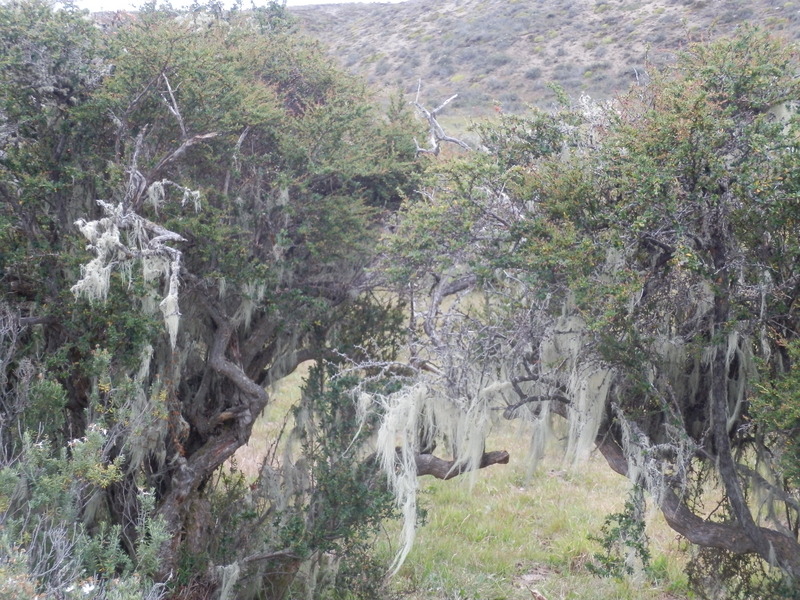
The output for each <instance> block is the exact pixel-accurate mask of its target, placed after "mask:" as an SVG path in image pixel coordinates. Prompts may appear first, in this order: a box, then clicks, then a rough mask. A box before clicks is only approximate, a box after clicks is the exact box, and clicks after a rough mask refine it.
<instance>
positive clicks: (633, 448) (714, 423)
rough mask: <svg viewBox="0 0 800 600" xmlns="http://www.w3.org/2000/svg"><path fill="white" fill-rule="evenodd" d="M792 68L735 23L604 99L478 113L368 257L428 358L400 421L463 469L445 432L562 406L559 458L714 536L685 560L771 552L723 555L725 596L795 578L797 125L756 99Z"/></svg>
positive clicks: (786, 79)
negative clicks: (591, 467)
mask: <svg viewBox="0 0 800 600" xmlns="http://www.w3.org/2000/svg"><path fill="white" fill-rule="evenodd" d="M797 68H798V63H797V60H796V53H795V50H794V49H793V48H791V47H788V46H785V45H783V44H782V43H780V42H779V41H776V40H774V39H771V38H769V37H767V36H766V35H764V34H763V33H761V32H759V31H757V30H753V29H744V30H742V31H740V32H739V35H738V36H737V37H736V38H732V39H727V40H723V41H720V42H717V43H713V44H709V45H705V46H703V45H698V46H693V47H691V49H689V50H688V51H687V52H685V53H683V54H682V55H681V56H680V58H679V59H678V61H677V63H676V65H675V66H674V67H672V68H669V69H667V70H664V71H663V72H661V73H653V74H652V81H651V82H650V83H649V84H648V85H647V86H646V87H636V88H634V89H632V90H631V92H630V93H628V94H627V95H625V96H623V97H621V98H619V99H618V100H617V101H615V102H613V103H610V104H607V105H598V104H595V103H593V102H592V101H591V100H590V99H588V98H581V100H580V102H578V103H577V106H575V107H574V108H570V107H566V106H565V107H562V108H561V109H560V110H558V111H556V112H555V113H552V114H551V113H545V112H542V111H533V114H532V115H531V116H528V117H516V116H507V117H502V118H501V119H500V121H499V122H498V123H495V124H487V125H483V126H481V127H480V128H479V132H480V133H481V135H482V148H481V150H480V151H479V152H475V153H472V154H467V155H464V156H463V157H462V158H459V159H458V160H454V161H451V162H449V163H447V164H443V165H442V166H441V167H440V168H439V169H438V170H437V172H436V174H435V175H434V176H433V177H432V178H431V180H430V182H429V184H428V186H427V188H426V191H425V192H424V193H423V194H422V195H421V197H419V199H417V200H416V201H415V202H412V203H409V205H408V206H407V207H406V209H405V210H404V212H403V217H402V219H401V224H400V226H399V227H398V231H397V235H396V236H394V237H393V238H392V240H391V241H390V259H389V261H388V263H387V264H388V265H390V267H389V269H388V270H389V273H390V275H392V276H393V277H394V278H395V280H396V281H399V282H402V287H401V288H400V289H402V290H403V291H404V293H405V294H407V297H409V298H410V301H411V305H412V306H414V307H415V311H414V318H415V319H416V321H415V322H414V323H412V325H413V326H414V327H415V331H416V333H417V339H416V342H415V348H416V349H417V350H416V351H417V355H418V361H419V362H422V361H424V362H425V363H426V364H428V365H430V366H431V368H429V369H427V370H425V371H420V373H419V378H418V381H417V389H419V388H420V387H422V386H424V389H425V391H426V393H427V398H426V400H425V403H424V404H423V405H422V408H419V407H420V405H419V404H417V405H414V404H412V406H417V410H416V411H415V410H413V409H410V410H409V409H408V407H406V409H405V410H406V411H407V413H411V414H413V415H414V418H416V419H422V418H423V417H422V416H421V415H424V414H431V413H432V412H435V413H436V418H434V419H431V420H429V427H430V428H431V430H432V435H434V436H435V435H436V434H437V433H442V432H445V434H446V436H447V437H448V438H450V439H451V440H453V439H456V438H458V437H459V436H460V439H462V440H467V443H466V444H465V445H463V446H462V445H461V444H453V451H454V452H456V453H457V455H458V456H459V457H460V459H459V460H461V461H464V462H467V463H469V462H471V461H472V462H474V461H475V460H476V457H477V456H479V451H480V446H479V445H477V444H478V443H477V442H475V441H474V440H469V435H470V434H468V433H466V432H465V430H464V428H466V430H470V431H472V432H473V434H475V433H476V432H477V433H478V434H480V433H481V430H482V429H485V428H486V427H487V420H488V419H489V417H490V415H491V414H492V410H493V409H497V408H499V409H502V410H503V411H504V414H505V415H506V416H507V417H510V418H514V417H525V418H528V419H532V420H533V421H534V422H535V423H536V425H537V433H536V435H535V441H536V442H537V446H538V447H539V448H541V444H543V443H544V440H545V439H546V434H547V432H548V431H549V430H550V428H551V419H552V418H553V416H554V415H560V416H561V417H564V418H566V420H567V422H568V430H569V436H568V439H569V441H568V447H567V452H568V454H569V455H570V456H572V457H573V458H575V459H580V458H582V457H584V456H586V455H587V454H588V452H589V451H590V449H591V447H592V446H594V447H596V448H597V449H598V450H599V451H600V452H601V453H602V454H603V455H604V456H605V458H606V459H607V461H608V463H609V465H610V466H611V467H612V468H613V469H614V470H615V471H618V472H619V473H621V474H624V475H626V476H627V477H628V478H630V480H631V481H632V482H633V484H634V487H633V491H632V494H633V498H632V502H631V503H629V506H630V507H632V508H631V510H635V509H636V507H640V506H641V503H642V502H643V501H644V495H643V494H644V491H647V492H648V493H649V494H650V498H651V499H652V502H653V503H654V504H655V505H656V506H658V507H659V508H660V509H661V512H662V513H663V514H664V516H665V518H666V520H667V522H668V523H669V525H670V526H671V527H672V528H673V529H675V530H676V531H677V532H679V533H680V534H681V535H683V536H684V537H686V538H687V539H688V540H689V541H690V542H692V543H693V544H696V545H697V546H698V547H702V548H705V549H709V550H707V551H716V552H718V555H717V558H716V559H714V560H712V561H710V562H706V563H704V564H705V565H706V566H707V567H709V565H711V564H716V565H717V566H719V565H722V564H725V563H726V561H727V562H728V564H730V560H738V558H737V557H742V556H744V557H747V556H751V557H752V556H755V557H757V558H758V559H759V560H760V561H763V562H760V564H761V565H764V564H767V565H769V566H770V567H772V570H771V571H769V573H768V574H767V575H766V577H765V578H762V579H758V580H756V579H753V580H748V581H744V579H745V578H746V574H745V570H744V569H739V570H738V571H735V572H734V574H733V576H732V577H731V579H729V583H728V586H729V592H730V593H734V587H735V586H736V585H739V584H741V585H740V588H742V589H744V588H746V587H747V586H748V585H749V586H751V587H752V586H761V588H760V592H758V593H761V594H768V593H774V594H776V595H777V594H778V593H779V592H777V591H775V590H776V589H777V587H779V586H780V585H781V583H780V582H778V583H776V580H775V578H776V577H777V579H781V577H783V578H785V581H784V583H787V582H788V585H789V587H788V588H784V591H785V590H786V589H791V585H792V584H791V582H792V581H795V582H796V579H797V577H798V576H800V544H798V529H799V527H798V523H799V522H800V521H799V518H800V511H799V508H800V503H799V502H798V500H800V495H799V494H800V492H799V491H798V487H797V479H796V477H795V475H796V464H797V463H796V460H797V458H798V455H797V452H796V444H794V442H793V441H792V440H793V439H794V438H793V435H796V426H797V419H796V415H797V408H796V406H795V405H796V394H795V393H794V391H793V385H792V382H793V381H794V375H793V374H794V372H795V370H796V369H795V367H794V363H793V359H792V354H793V352H792V348H793V347H794V346H795V342H794V340H795V339H796V337H797V309H796V306H795V304H796V302H795V300H796V298H797V295H798V291H799V290H800V288H798V281H800V279H798V277H799V274H798V267H797V264H798V263H797V257H798V256H799V255H800V254H799V252H800V247H798V245H797V240H796V239H795V238H796V236H795V235H794V233H793V232H794V231H795V230H796V228H797V222H798V217H800V213H798V205H797V202H796V194H797V189H798V188H797V186H798V180H797V172H798V169H797V166H798V165H797V161H798V154H797V152H796V147H797V135H798V118H797V116H796V114H795V113H794V112H792V111H789V112H788V114H785V113H786V112H787V111H785V110H780V111H776V109H781V108H782V107H784V106H786V105H787V104H788V105H790V104H791V103H792V102H795V101H797V99H798V91H800V90H799V89H798V83H797V79H796V75H797ZM776 112H780V113H783V116H781V117H778V116H776ZM429 292H430V293H429ZM454 294H455V295H454ZM417 324H418V325H417ZM407 397H408V394H407V395H406V398H407ZM403 401H404V400H401V399H398V400H397V404H396V406H400V405H401V404H402V403H403ZM432 405H433V406H435V408H432ZM770 406H772V407H777V406H780V407H785V409H784V410H783V411H782V412H780V413H777V414H775V413H770V412H769V409H767V408H765V407H770ZM448 411H451V413H452V412H454V413H455V414H456V416H453V415H452V414H449V413H448ZM770 414H772V415H773V416H772V417H770V416H768V415H770ZM470 419H472V420H473V422H471V423H470V422H469V421H468V420H470ZM411 420H413V419H407V420H406V421H405V422H404V423H405V425H406V426H407V425H408V423H409V422H410V421H411ZM400 429H402V426H401V427H400ZM793 432H794V433H793ZM454 436H455V437H454ZM414 443H418V442H415V441H414V440H412V439H409V444H412V445H413V444H414ZM476 448H478V450H476ZM713 482H719V487H718V492H719V494H720V495H721V501H720V503H719V505H718V506H717V508H715V509H713V510H709V508H708V507H705V506H704V504H703V503H704V501H705V500H707V498H705V497H704V495H703V492H704V490H705V489H706V488H707V487H708V486H709V485H713ZM634 516H635V515H634ZM720 556H721V557H722V558H723V559H724V560H719V558H720ZM756 570H758V569H756ZM737 578H739V579H738V583H736V582H737ZM770 586H772V587H770ZM776 586H777V587H776ZM769 590H772V591H769ZM740 593H745V594H747V593H752V590H751V591H750V592H748V591H746V590H745V592H740Z"/></svg>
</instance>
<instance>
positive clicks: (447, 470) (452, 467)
mask: <svg viewBox="0 0 800 600" xmlns="http://www.w3.org/2000/svg"><path fill="white" fill-rule="evenodd" d="M414 460H415V462H416V464H417V475H418V476H420V477H421V476H423V475H432V476H433V477H436V479H444V480H446V479H453V478H454V477H458V476H459V475H462V474H464V473H467V472H469V471H471V470H472V469H470V468H469V467H468V466H467V465H465V464H464V463H463V462H458V461H455V460H444V459H443V458H438V457H436V456H434V455H433V454H417V455H416V456H415V457H414ZM508 460H509V454H508V452H506V451H505V450H498V451H494V452H484V453H483V456H481V461H480V463H479V464H478V467H477V468H478V469H485V468H486V467H491V466H492V465H505V464H508Z"/></svg>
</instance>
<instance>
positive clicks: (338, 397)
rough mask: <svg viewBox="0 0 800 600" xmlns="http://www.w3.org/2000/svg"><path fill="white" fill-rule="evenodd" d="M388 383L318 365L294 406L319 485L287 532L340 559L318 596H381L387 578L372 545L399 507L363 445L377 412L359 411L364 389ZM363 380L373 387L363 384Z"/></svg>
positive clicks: (303, 545) (302, 548)
mask: <svg viewBox="0 0 800 600" xmlns="http://www.w3.org/2000/svg"><path fill="white" fill-rule="evenodd" d="M331 375H334V376H333V377H331ZM359 384H361V385H359ZM385 385H386V384H381V383H380V382H359V381H358V379H357V378H355V377H353V376H347V375H335V371H334V372H332V371H331V370H330V368H325V367H324V366H323V365H321V364H318V365H316V366H314V367H312V369H311V371H310V372H309V376H308V379H307V380H306V382H305V385H304V387H303V395H302V399H301V402H300V404H299V405H298V406H297V407H296V408H295V409H294V415H295V422H296V423H297V433H296V435H298V442H299V443H300V444H301V445H302V447H303V456H304V457H305V458H306V459H307V460H308V461H309V462H308V467H307V468H308V477H309V479H310V481H312V482H313V487H312V490H311V491H310V493H309V494H308V495H307V496H306V497H305V498H304V500H303V503H302V505H301V506H300V507H295V509H294V510H295V511H298V512H297V513H295V514H296V517H295V518H292V519H289V520H288V523H287V525H288V528H287V529H285V530H284V535H285V536H287V540H288V541H290V543H291V545H292V547H293V548H295V549H296V551H297V552H298V553H299V554H301V555H308V554H309V553H329V554H331V555H333V556H335V557H336V558H337V560H338V561H339V562H338V564H337V569H336V571H335V572H334V574H333V579H332V581H331V583H332V585H331V587H330V588H329V589H327V590H325V589H319V590H315V592H314V593H315V597H320V598H332V599H334V598H335V599H346V598H365V599H366V598H374V597H376V594H377V593H378V591H379V589H380V588H381V585H382V582H383V577H384V575H385V572H386V565H381V564H380V563H379V562H376V561H375V559H374V558H372V557H371V549H372V547H373V545H374V543H375V537H376V535H377V533H378V532H379V531H380V528H381V526H382V523H383V522H384V521H386V520H387V519H391V518H393V517H396V516H397V509H396V506H395V501H394V497H393V495H392V493H391V492H390V490H389V489H388V487H387V486H386V482H385V479H384V478H383V476H382V475H381V474H380V473H379V472H378V471H377V469H376V465H375V461H374V458H371V457H364V455H363V451H359V450H360V449H361V448H362V447H363V446H364V442H365V441H366V440H369V439H370V438H371V436H372V435H373V433H374V431H375V428H376V426H377V425H378V418H377V415H374V416H372V417H368V418H367V421H366V422H364V423H362V422H360V419H359V418H358V416H357V414H356V413H357V398H358V394H359V393H363V392H366V391H367V390H369V389H370V388H372V391H375V390H376V389H378V387H384V388H385ZM361 386H366V388H365V389H363V390H361V391H359V388H360V387H361ZM301 523H302V525H301Z"/></svg>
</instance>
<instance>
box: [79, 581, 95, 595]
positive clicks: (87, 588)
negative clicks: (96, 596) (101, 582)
mask: <svg viewBox="0 0 800 600" xmlns="http://www.w3.org/2000/svg"><path fill="white" fill-rule="evenodd" d="M96 587H97V586H96V585H95V584H93V583H92V582H87V583H84V584H83V585H82V586H81V591H82V592H83V593H84V594H91V593H92V592H93V591H94V588H96Z"/></svg>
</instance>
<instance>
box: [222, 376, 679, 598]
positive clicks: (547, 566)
mask: <svg viewBox="0 0 800 600" xmlns="http://www.w3.org/2000/svg"><path fill="white" fill-rule="evenodd" d="M306 372H307V369H300V370H298V372H296V373H294V374H293V375H292V376H291V377H289V378H286V379H285V380H283V381H281V382H280V383H279V385H277V386H276V387H275V389H274V390H273V396H274V397H275V398H276V400H275V402H274V403H273V404H271V405H270V407H269V408H268V409H267V411H265V414H264V415H263V416H262V418H261V419H260V420H259V422H258V423H257V425H256V427H255V430H254V435H253V437H252V438H251V442H250V444H248V445H247V446H245V447H243V448H241V449H240V450H239V452H238V453H237V455H236V462H237V465H238V467H239V468H240V469H242V470H243V471H244V472H246V473H250V474H252V475H255V474H256V473H257V471H258V468H259V466H260V464H261V461H262V460H263V456H264V454H265V453H266V451H267V449H268V445H269V443H270V441H271V440H273V439H275V436H276V434H277V433H278V431H279V430H280V428H281V427H282V426H283V420H284V416H285V415H286V412H287V410H288V409H289V407H290V406H291V405H292V403H293V402H294V401H296V400H297V398H299V385H300V383H301V381H302V378H303V377H304V376H305V374H306ZM487 448H488V449H490V450H502V449H505V450H508V451H509V452H510V453H511V461H510V463H509V464H508V465H497V466H494V467H491V468H488V469H484V470H482V471H480V472H479V473H478V474H477V476H476V478H475V483H474V485H473V486H470V485H469V482H468V481H467V480H466V479H465V480H463V481H459V480H451V481H446V482H443V481H438V480H435V479H432V478H425V480H424V482H423V487H422V494H421V499H420V500H421V501H420V504H421V506H422V507H423V508H424V509H425V510H426V511H427V519H426V523H425V525H424V526H423V527H421V528H420V529H419V530H418V532H417V540H416V543H415V545H414V548H413V550H412V551H411V554H410V555H409V557H408V559H407V560H406V562H405V564H404V565H403V567H402V568H401V570H400V571H399V573H398V574H397V575H396V576H395V577H394V578H393V579H392V580H391V581H390V582H389V583H388V589H387V592H386V597H387V598H392V599H394V600H423V599H425V600H468V599H469V600H501V599H504V600H522V599H526V600H529V599H531V598H533V599H534V600H542V598H545V599H546V600H560V599H568V598H576V599H577V598H581V599H582V598H587V599H592V600H605V599H608V600H611V599H614V600H625V599H629V600H634V599H635V600H674V599H681V598H686V597H687V592H686V582H685V577H684V576H683V573H682V571H683V564H684V562H685V560H686V554H685V547H683V546H681V545H680V544H679V542H678V541H677V540H676V536H675V534H674V533H673V532H672V531H671V530H670V529H669V528H668V527H667V526H666V524H665V523H664V522H663V519H662V518H661V517H660V515H658V514H652V515H651V516H650V518H649V520H648V535H649V537H650V541H651V552H652V561H651V562H652V566H653V569H652V571H654V573H655V577H653V576H650V577H646V576H644V575H639V576H634V577H631V578H628V579H625V580H622V581H619V580H615V579H603V578H598V577H596V576H594V575H592V574H591V572H590V571H589V570H588V568H587V563H588V562H589V561H591V560H592V555H593V554H594V553H596V552H599V551H600V546H599V544H598V543H597V542H594V541H591V540H590V539H589V536H590V535H592V534H594V535H597V534H599V531H600V527H601V526H602V524H603V521H604V519H605V517H606V515H608V514H610V513H613V512H618V511H620V510H622V508H623V505H624V502H625V499H626V497H627V491H628V483H627V481H626V480H625V479H624V478H622V477H620V476H619V475H616V474H615V473H613V472H611V470H610V469H609V468H608V467H607V465H605V463H604V461H603V459H602V457H593V458H592V459H591V460H590V461H589V462H588V463H587V464H585V465H581V466H579V467H578V468H574V469H573V468H570V467H569V466H567V465H565V464H563V463H562V462H561V460H560V458H559V455H558V452H557V450H556V449H553V451H551V452H550V454H549V455H548V456H547V457H545V459H544V461H543V462H542V464H541V465H539V468H538V469H537V470H536V471H535V472H533V473H531V472H530V468H529V465H530V463H529V461H528V460H527V455H528V438H527V436H526V431H525V428H524V427H523V425H522V424H520V423H508V424H503V425H502V426H501V428H500V429H499V431H498V433H497V434H495V435H494V436H493V438H492V439H491V440H490V441H489V443H488V444H487ZM398 541H399V524H398V523H389V524H387V527H386V532H385V535H383V536H381V539H380V540H379V542H378V551H379V552H380V553H381V555H382V556H383V557H384V558H385V559H386V562H387V563H389V562H391V559H392V557H393V556H394V553H395V552H396V551H397V545H398ZM534 592H535V593H534ZM537 593H538V594H540V595H539V596H537V595H536V594H537Z"/></svg>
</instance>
